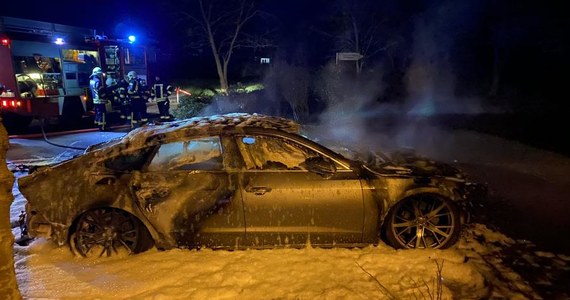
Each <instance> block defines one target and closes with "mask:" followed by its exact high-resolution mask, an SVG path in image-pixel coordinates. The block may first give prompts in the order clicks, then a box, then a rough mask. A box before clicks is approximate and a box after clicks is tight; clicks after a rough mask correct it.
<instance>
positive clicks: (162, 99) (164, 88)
mask: <svg viewBox="0 0 570 300" xmlns="http://www.w3.org/2000/svg"><path fill="white" fill-rule="evenodd" d="M172 92H173V87H172V85H170V84H167V83H165V82H163V81H161V80H160V77H159V76H155V77H154V84H153V85H152V97H153V98H154V99H155V100H156V105H157V106H158V112H159V114H160V120H161V121H169V120H170V118H171V116H170V100H169V99H168V96H170V95H172Z"/></svg>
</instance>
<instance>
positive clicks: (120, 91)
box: [113, 79, 129, 105]
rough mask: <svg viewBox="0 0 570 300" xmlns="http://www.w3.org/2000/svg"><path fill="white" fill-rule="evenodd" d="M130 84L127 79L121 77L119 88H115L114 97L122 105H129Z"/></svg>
mask: <svg viewBox="0 0 570 300" xmlns="http://www.w3.org/2000/svg"><path fill="white" fill-rule="evenodd" d="M128 87H129V84H128V83H127V81H126V80H124V79H121V80H120V81H119V83H118V84H117V89H115V93H114V95H113V96H114V97H115V102H117V103H120V104H121V105H129V97H128V92H127V89H128Z"/></svg>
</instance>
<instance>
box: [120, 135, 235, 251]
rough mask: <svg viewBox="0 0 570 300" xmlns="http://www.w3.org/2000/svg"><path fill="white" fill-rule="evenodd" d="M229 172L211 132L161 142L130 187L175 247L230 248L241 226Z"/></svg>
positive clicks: (215, 138)
mask: <svg viewBox="0 0 570 300" xmlns="http://www.w3.org/2000/svg"><path fill="white" fill-rule="evenodd" d="M232 176H234V175H230V174H228V173H227V172H226V171H225V167H224V155H223V151H222V147H221V143H220V139H219V137H217V136H214V137H205V138H197V139H190V140H184V141H176V142H170V143H165V144H162V145H160V146H159V148H158V150H157V152H156V154H155V155H154V156H153V157H152V159H151V161H150V163H149V165H148V166H147V167H146V168H145V169H144V171H142V172H140V173H137V174H135V176H133V179H132V183H131V185H132V186H133V192H134V194H135V195H136V197H137V200H138V201H139V203H140V205H141V207H143V209H144V211H145V213H146V214H147V217H148V219H149V221H150V222H151V223H152V224H153V225H154V226H155V227H156V228H157V229H158V231H159V232H162V233H165V234H167V235H168V236H169V237H170V238H172V239H174V240H175V242H176V243H177V244H178V245H179V246H188V247H201V246H206V247H230V248H233V247H236V246H239V245H240V243H241V242H242V241H243V240H244V234H245V225H244V216H243V207H242V201H241V195H240V194H239V193H236V188H234V187H233V186H234V184H232V181H234V180H235V179H233V178H232Z"/></svg>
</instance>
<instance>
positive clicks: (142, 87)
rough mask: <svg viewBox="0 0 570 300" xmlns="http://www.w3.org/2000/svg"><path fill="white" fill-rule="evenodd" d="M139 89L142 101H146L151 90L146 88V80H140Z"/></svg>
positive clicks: (149, 96)
mask: <svg viewBox="0 0 570 300" xmlns="http://www.w3.org/2000/svg"><path fill="white" fill-rule="evenodd" d="M139 90H140V92H141V97H142V98H143V100H144V102H148V100H149V99H150V98H151V92H150V89H149V88H148V85H147V84H146V80H141V81H140V86H139Z"/></svg>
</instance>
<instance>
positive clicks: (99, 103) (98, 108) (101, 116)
mask: <svg viewBox="0 0 570 300" xmlns="http://www.w3.org/2000/svg"><path fill="white" fill-rule="evenodd" d="M89 89H90V90H91V96H92V97H93V106H94V108H95V125H97V127H99V130H100V131H104V130H105V125H106V115H107V109H106V107H105V105H106V104H107V100H106V99H105V97H106V96H105V86H104V85H103V70H101V68H99V67H95V68H93V72H92V73H91V76H89Z"/></svg>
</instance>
